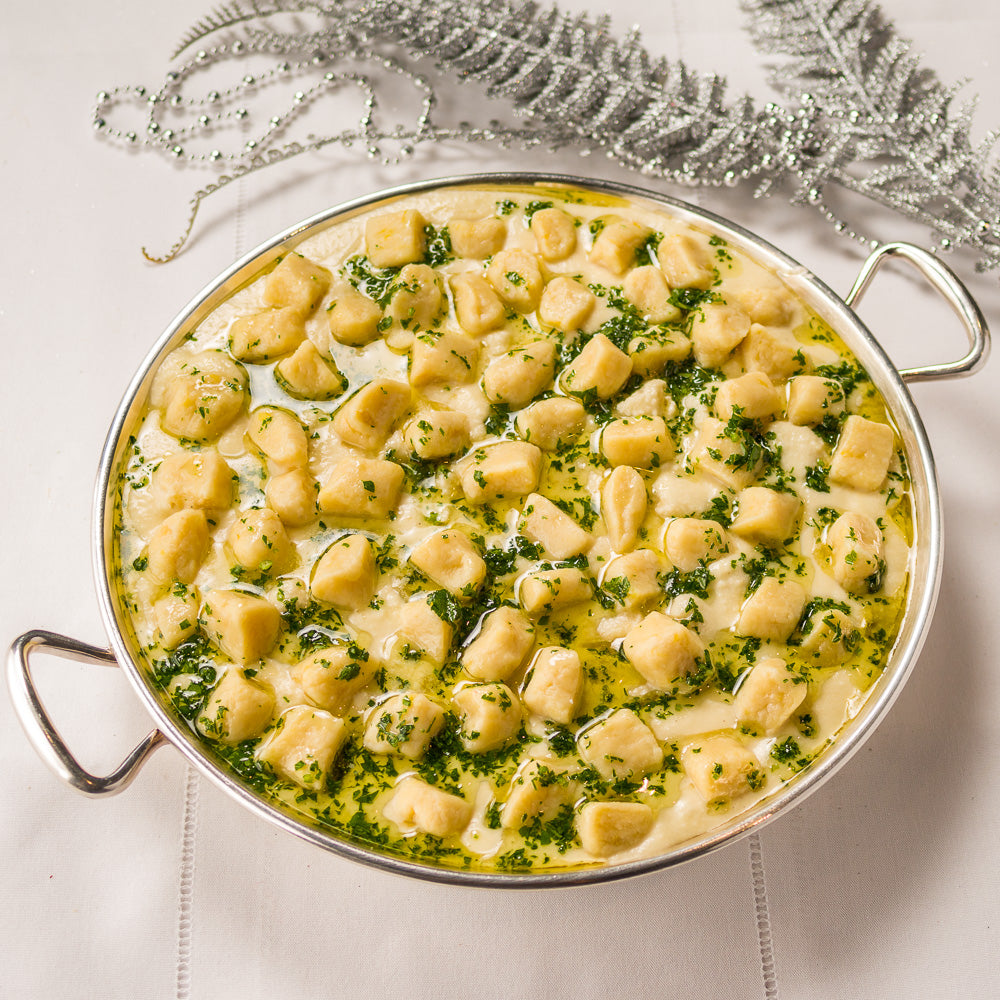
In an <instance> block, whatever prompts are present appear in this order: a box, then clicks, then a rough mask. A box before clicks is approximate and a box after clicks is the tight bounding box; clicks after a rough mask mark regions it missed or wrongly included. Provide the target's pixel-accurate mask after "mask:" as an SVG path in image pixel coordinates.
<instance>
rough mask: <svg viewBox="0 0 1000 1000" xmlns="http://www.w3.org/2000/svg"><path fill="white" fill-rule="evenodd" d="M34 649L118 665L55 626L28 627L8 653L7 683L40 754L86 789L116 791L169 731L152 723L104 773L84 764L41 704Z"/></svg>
mask: <svg viewBox="0 0 1000 1000" xmlns="http://www.w3.org/2000/svg"><path fill="white" fill-rule="evenodd" d="M35 649H46V650H48V651H49V652H51V653H54V654H55V655H57V656H61V657H63V658H64V659H67V660H78V661H79V662H81V663H103V664H106V665H108V666H117V665H118V664H117V662H116V661H115V658H114V657H113V656H112V655H111V653H109V652H108V651H107V650H106V649H100V648H99V647H98V646H91V645H89V644H88V643H85V642H78V641H77V640H76V639H70V638H68V637H67V636H64V635H58V634H57V633H55V632H44V631H42V630H40V629H39V630H36V631H33V632H25V633H24V635H22V636H19V637H18V638H17V639H15V640H14V643H13V645H11V647H10V652H9V653H8V654H7V684H8V687H9V688H10V696H11V700H12V701H13V703H14V709H15V711H16V712H17V717H18V719H19V720H20V722H21V725H22V726H23V727H24V731H25V732H26V733H27V734H28V739H29V740H31V744H32V746H33V747H34V748H35V750H36V751H37V752H38V755H39V756H40V757H41V758H42V760H44V761H45V763H46V764H48V766H49V767H50V768H52V770H53V771H55V773H56V774H57V775H59V777H60V778H62V780H63V781H65V782H66V783H67V784H68V785H70V786H72V787H73V788H75V789H76V790H77V791H79V792H83V793H84V794H86V795H114V794H115V793H116V792H120V791H121V790H122V789H123V788H125V787H126V786H127V785H128V784H129V783H130V782H131V781H132V779H133V778H134V777H135V776H136V774H138V773H139V768H141V767H142V765H143V764H144V763H145V761H146V758H147V757H148V756H149V755H150V754H151V753H152V752H153V751H154V750H155V749H156V748H157V747H159V746H161V745H162V744H163V743H165V742H166V741H167V740H166V737H165V736H164V735H163V733H161V732H160V731H159V730H158V729H154V730H153V731H152V732H151V733H150V734H149V735H148V736H147V737H146V738H145V739H144V740H143V741H142V742H141V743H140V744H139V745H138V746H137V747H136V748H135V749H134V750H133V751H132V752H131V753H130V754H129V755H128V757H126V758H125V760H124V761H122V763H121V764H120V765H119V766H118V767H117V768H116V769H115V770H114V771H113V772H112V773H111V774H109V775H107V776H106V777H100V776H98V775H95V774H91V773H90V772H89V771H86V770H84V769H83V768H82V767H81V766H80V765H79V764H78V763H77V761H76V759H75V758H74V757H73V756H72V754H71V753H70V752H69V750H68V749H67V748H66V744H65V743H63V741H62V737H61V736H60V735H59V733H58V732H57V731H56V728H55V726H53V725H52V722H51V721H50V719H49V716H48V713H47V712H46V711H45V709H44V708H43V707H42V703H41V701H39V699H38V693H37V692H36V691H35V685H34V682H33V681H32V679H31V671H30V669H29V666H28V658H29V657H30V655H31V653H32V651H33V650H35Z"/></svg>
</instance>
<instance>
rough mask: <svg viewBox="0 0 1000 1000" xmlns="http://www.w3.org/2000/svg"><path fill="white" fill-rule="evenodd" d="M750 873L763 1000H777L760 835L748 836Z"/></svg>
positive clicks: (769, 915) (772, 942) (772, 944)
mask: <svg viewBox="0 0 1000 1000" xmlns="http://www.w3.org/2000/svg"><path fill="white" fill-rule="evenodd" d="M750 875H751V877H752V879H753V906H754V915H755V917H756V920H757V943H758V946H759V948H760V971H761V978H762V979H763V983H764V998H765V1000H778V976H777V970H776V968H775V963H774V941H773V938H772V936H771V913H770V909H769V906H768V901H767V883H766V881H765V878H764V855H763V852H762V850H761V845H760V835H759V834H756V833H754V834H751V836H750Z"/></svg>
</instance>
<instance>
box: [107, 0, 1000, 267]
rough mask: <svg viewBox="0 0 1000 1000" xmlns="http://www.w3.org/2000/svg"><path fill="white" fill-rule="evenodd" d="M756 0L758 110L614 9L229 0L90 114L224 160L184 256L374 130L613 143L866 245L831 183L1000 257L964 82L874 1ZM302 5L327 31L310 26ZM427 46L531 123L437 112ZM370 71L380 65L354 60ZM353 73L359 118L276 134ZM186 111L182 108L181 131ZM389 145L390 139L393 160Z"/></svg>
mask: <svg viewBox="0 0 1000 1000" xmlns="http://www.w3.org/2000/svg"><path fill="white" fill-rule="evenodd" d="M742 2H743V5H744V7H745V9H746V10H747V12H748V15H749V16H750V20H751V27H750V30H751V33H752V37H753V39H754V41H755V43H756V44H757V46H758V47H759V48H760V49H761V50H762V51H764V52H766V53H769V54H773V55H780V56H785V57H787V62H786V64H785V65H784V66H782V67H781V69H780V71H778V72H775V73H774V74H773V77H772V83H773V85H774V86H775V88H776V89H777V90H778V91H779V92H780V93H781V94H783V95H784V96H785V97H786V98H787V101H788V105H787V107H786V108H781V107H778V106H776V105H775V104H766V105H764V106H762V107H758V106H757V105H756V104H755V102H754V101H753V100H752V99H751V98H750V97H749V96H745V95H744V96H742V97H737V98H735V99H727V95H726V88H725V84H724V82H723V81H722V79H721V78H720V77H718V76H717V75H714V74H704V73H695V72H692V71H691V70H690V69H688V68H687V67H686V66H685V65H684V64H683V63H682V62H679V61H677V62H668V61H667V60H665V59H659V60H654V59H653V58H652V57H651V56H650V55H649V53H648V52H647V51H646V50H645V48H644V47H643V46H642V44H641V42H640V39H639V36H638V33H637V32H635V31H633V32H632V33H630V34H629V35H627V36H626V37H625V38H623V39H620V38H616V37H615V36H614V35H613V34H612V33H611V31H610V30H609V22H608V19H607V18H599V19H592V18H588V17H584V16H570V15H567V14H565V13H562V12H561V11H559V9H558V8H556V7H543V6H542V5H541V4H539V3H536V2H534V0H367V2H366V0H340V2H330V0H327V2H322V0H271V2H267V3H265V2H262V0H234V2H231V3H229V4H227V5H226V6H224V7H220V8H217V9H216V10H215V11H212V12H210V13H209V14H208V15H206V16H205V17H204V18H203V19H202V20H201V21H199V22H198V24H196V25H195V26H193V28H192V29H191V30H190V31H188V33H187V34H186V35H185V36H184V38H183V39H182V42H181V45H180V47H179V48H178V51H177V55H178V56H181V55H184V54H185V53H190V52H191V50H192V49H193V48H194V47H195V46H198V45H202V44H208V42H209V40H211V39H212V38H217V37H218V36H220V35H225V37H226V39H227V40H224V41H222V42H221V43H219V44H216V45H210V46H209V47H207V48H201V49H198V50H197V51H196V52H195V53H194V55H193V57H189V58H188V61H187V62H182V63H181V64H180V65H178V66H177V67H176V68H175V69H173V70H171V71H170V72H169V73H168V74H167V78H166V81H165V83H164V85H163V86H162V87H161V88H160V89H159V90H158V91H156V92H154V93H147V92H146V91H145V90H144V89H143V88H134V87H133V88H127V87H126V88H118V89H116V90H114V91H111V92H109V93H104V94H102V95H100V97H99V102H98V107H97V109H96V110H95V125H96V126H97V127H98V129H99V130H100V131H101V132H103V133H104V134H105V135H107V136H109V137H111V138H114V139H118V140H121V141H124V142H127V143H136V142H142V143H143V144H145V145H146V146H150V147H152V148H157V149H160V150H161V151H163V152H165V153H166V154H167V155H170V156H172V157H174V158H177V159H184V160H187V161H189V162H192V163H195V164H197V163H202V162H207V163H210V164H213V163H218V162H220V161H221V162H222V163H224V164H226V165H227V166H228V170H227V171H226V172H225V173H222V174H221V175H220V176H217V177H216V178H215V179H214V180H213V181H212V182H211V183H209V184H208V185H206V186H205V187H204V188H202V189H201V190H200V191H198V192H197V193H196V194H195V196H194V198H193V199H192V202H191V216H190V218H189V222H188V227H187V230H186V232H185V233H184V235H183V236H182V237H181V239H180V240H179V241H178V242H177V243H176V244H175V245H174V247H172V248H171V250H170V252H169V254H168V255H167V256H166V257H165V258H151V259H169V258H170V257H172V256H173V255H174V254H176V253H177V252H178V251H179V250H180V249H181V247H182V246H183V245H184V242H185V241H186V239H187V237H188V235H189V234H190V232H191V227H192V226H193V223H194V219H195V215H196V213H197V210H198V207H199V205H200V204H201V201H202V200H203V199H204V198H205V197H207V196H208V195H209V194H211V193H213V192H214V191H216V190H218V189H219V188H220V187H223V186H225V185H226V184H228V183H230V182H231V181H232V180H234V179H236V178H237V177H240V176H243V175H245V174H248V173H251V172H253V171H255V170H258V169H260V168H262V167H264V166H267V165H269V164H271V163H275V162H280V161H283V160H286V159H288V158H290V157H292V156H296V155H299V154H300V153H302V152H304V151H306V150H309V149H318V148H321V147H322V146H326V145H329V144H331V143H342V144H344V145H348V146H350V145H355V144H359V143H363V144H364V145H365V147H366V149H367V150H368V152H369V155H372V156H381V157H382V158H383V161H384V162H393V161H394V160H396V159H398V158H400V157H402V156H406V155H409V154H410V153H411V152H412V150H413V146H414V144H416V143H419V142H425V141H439V140H442V139H454V138H462V139H466V140H469V141H475V142H499V143H502V144H512V143H515V144H518V145H521V146H525V147H531V146H545V147H552V148H554V147H560V146H567V145H574V146H577V147H580V148H584V149H602V150H604V151H605V152H606V153H607V154H608V155H609V156H611V157H612V158H614V159H615V160H617V161H618V162H620V163H622V164H624V165H627V166H629V167H631V168H633V169H636V170H638V171H640V172H641V173H643V174H645V175H648V176H655V177H661V178H668V179H670V180H673V181H676V182H678V183H683V184H692V185H693V184H698V185H723V184H725V185H733V184H739V183H740V182H743V181H747V180H752V181H753V183H754V194H755V195H757V196H760V195H764V194H768V193H771V192H773V191H774V190H775V189H776V187H777V186H778V185H779V184H780V185H781V186H782V187H783V188H785V189H786V190H790V191H791V196H792V198H793V200H794V201H799V202H803V203H807V204H810V205H812V206H814V207H815V208H816V209H817V210H818V211H820V212H821V213H822V214H823V215H824V217H826V218H827V219H828V220H829V221H830V222H831V223H833V224H834V225H835V227H836V228H837V230H838V231H840V232H844V233H846V234H847V235H849V236H851V237H853V238H855V239H858V240H862V241H864V242H871V240H870V237H869V236H867V235H863V234H860V233H859V232H857V231H855V230H854V229H852V228H851V227H850V226H849V225H848V224H847V222H846V221H845V220H843V219H841V218H839V217H838V216H837V214H836V213H835V212H834V211H833V210H832V209H831V208H830V207H829V205H828V204H827V200H826V193H827V190H828V189H829V188H830V187H831V186H835V187H839V188H842V189H845V190H847V191H851V192H854V193H857V194H861V195H864V196H865V197H867V198H870V199H872V200H874V201H876V202H878V203H879V204H882V205H884V206H887V207H889V208H891V209H893V210H895V211H898V212H900V213H901V214H903V215H905V216H907V217H909V218H911V219H914V220H916V221H918V222H921V223H923V224H925V225H927V226H929V227H930V228H931V230H932V231H933V233H934V239H935V241H936V244H937V247H938V248H939V249H941V250H948V249H952V248H954V247H965V248H967V249H969V250H971V251H973V252H974V253H975V254H976V255H977V257H978V260H977V267H978V268H980V269H982V270H985V269H990V268H996V267H1000V169H998V167H997V166H996V165H993V166H991V157H992V155H993V151H994V149H995V146H996V136H990V137H988V138H987V139H986V140H984V141H983V142H982V143H980V144H979V145H978V146H975V147H974V146H973V145H972V143H971V139H970V131H971V107H964V108H960V109H958V110H954V109H953V107H952V104H953V102H954V99H955V95H956V88H946V87H944V85H943V84H942V83H941V82H940V81H939V80H938V78H937V77H936V76H935V75H934V74H933V73H932V72H930V71H929V70H927V69H925V68H923V67H922V66H921V64H920V62H919V60H918V59H917V57H916V56H915V55H913V53H912V52H911V48H910V45H909V43H907V42H905V41H903V40H901V39H900V38H898V36H896V34H895V32H894V31H893V29H892V26H891V25H890V24H889V23H888V22H887V21H886V20H885V18H884V16H883V15H882V13H881V11H880V10H879V8H878V7H877V6H875V5H874V4H873V3H871V2H869V0H742ZM298 17H306V18H308V19H310V20H311V21H314V22H317V23H318V28H315V29H314V30H310V31H307V30H305V29H304V28H303V26H302V24H301V23H298V20H297V19H298ZM290 19H291V23H289V21H290ZM236 32H240V33H241V35H239V37H236V38H235V39H233V37H232V36H233V34H234V33H236ZM404 53H405V55H404ZM248 55H255V56H260V55H268V56H272V57H276V58H278V59H279V60H281V61H279V62H278V63H277V66H276V67H275V68H274V69H272V70H269V71H267V72H265V73H263V74H257V75H251V74H246V75H244V76H243V78H242V80H240V82H239V83H237V84H236V85H235V86H233V87H231V88H229V90H227V91H225V92H222V93H220V92H218V91H210V92H208V93H207V94H206V95H204V96H202V97H192V96H191V95H190V93H189V87H190V84H191V81H192V79H193V78H194V77H195V76H196V75H197V74H198V73H199V72H200V71H202V70H204V69H207V68H208V67H209V66H213V65H216V64H218V63H220V62H222V61H223V60H227V59H231V58H239V59H242V60H243V63H244V64H245V58H246V57H247V56H248ZM427 60H433V61H434V62H435V63H436V64H437V66H438V68H439V70H440V71H441V72H442V73H444V74H447V75H449V76H451V77H453V78H456V79H457V80H459V81H466V80H472V81H476V82H477V83H479V84H480V85H482V86H484V87H485V89H486V91H487V93H488V94H489V95H491V96H493V97H498V98H502V99H505V100H506V101H508V102H509V103H510V104H511V106H512V107H513V109H514V110H515V112H516V113H518V114H519V115H521V116H523V117H524V118H525V119H526V122H527V124H526V126H525V127H524V128H510V127H505V126H501V125H500V124H499V123H496V122H491V123H489V125H487V126H474V125H469V124H466V123H459V124H458V125H455V126H442V125H439V124H438V123H437V122H435V121H434V119H433V111H434V107H435V103H436V98H435V92H434V89H433V87H432V86H431V84H430V83H429V81H428V80H427V79H426V78H425V77H424V76H423V75H421V74H420V73H419V72H418V69H417V66H418V65H419V64H421V63H423V62H424V61H427ZM358 65H361V66H364V67H365V70H366V72H364V73H362V72H361V71H360V70H358V69H353V68H351V67H354V66H358ZM369 70H370V71H371V72H373V73H375V74H376V77H378V79H373V78H370V77H369V76H368V71H369ZM317 73H318V75H319V79H318V80H315V81H314V82H313V83H312V84H310V85H309V86H308V87H306V88H305V89H302V90H298V91H296V92H295V94H294V96H293V98H292V101H291V104H290V106H289V107H288V108H287V109H286V110H285V111H283V112H282V113H280V114H278V115H270V116H269V117H268V118H267V121H266V122H255V120H254V118H253V116H252V113H251V112H250V111H249V110H248V109H247V108H246V107H244V106H242V105H244V104H249V103H251V102H253V100H254V99H255V97H256V95H257V94H258V93H259V92H260V91H261V90H263V89H265V88H266V87H267V86H269V85H270V84H273V83H276V82H281V81H282V79H284V78H286V77H287V78H289V79H301V78H302V77H303V76H309V75H310V74H312V75H313V76H316V75H317ZM386 74H388V75H396V76H398V77H402V78H403V79H404V80H406V81H407V82H408V84H409V85H410V87H411V88H412V89H413V91H414V93H416V94H417V95H418V96H419V99H420V111H419V112H418V113H417V114H416V115H415V120H414V121H413V123H412V124H402V123H399V122H397V123H395V124H387V123H384V122H382V120H381V118H380V117H379V108H378V94H379V93H380V91H381V84H382V83H383V82H384V79H382V78H384V77H385V76H386ZM346 86H351V87H354V88H356V89H357V90H358V92H359V94H360V95H361V96H362V100H363V110H362V113H361V116H360V118H359V121H358V123H357V124H356V125H355V126H353V127H348V128H345V129H343V130H341V131H338V132H336V133H333V134H327V135H322V136H315V135H310V136H309V137H308V138H307V139H306V140H305V141H301V142H292V141H286V142H282V141H281V137H282V135H284V134H285V133H286V132H287V130H288V127H289V125H290V124H291V123H292V122H293V121H294V120H295V119H296V118H298V117H299V116H301V115H304V114H306V113H308V111H309V110H310V109H311V108H312V107H314V106H315V103H316V102H317V101H318V100H319V99H320V98H321V97H323V96H325V95H326V94H328V93H330V92H333V91H337V90H341V89H343V88H344V87H346ZM137 101H139V102H142V103H144V104H145V105H146V107H147V120H146V123H145V131H144V133H143V134H142V137H141V139H140V137H139V135H138V134H137V133H136V132H125V131H123V130H122V129H119V128H115V127H113V126H112V125H110V124H109V123H108V117H109V114H110V113H111V112H113V111H115V110H116V107H117V106H118V105H119V104H123V103H135V102H137ZM178 114H179V115H180V116H181V117H180V122H179V123H178V124H175V125H174V126H173V127H170V125H169V124H168V122H169V121H170V120H172V119H171V118H170V116H171V115H174V116H175V117H176V116H177V115H178ZM185 115H186V116H187V117H186V118H185V117H184V116H185ZM234 123H242V125H243V126H244V127H246V126H247V125H250V126H251V127H252V126H253V125H254V124H256V125H257V126H258V127H259V131H258V132H257V134H256V135H255V136H254V137H253V138H251V139H249V140H246V141H245V142H243V144H242V146H241V147H239V148H238V149H236V150H235V151H231V152H228V153H224V152H223V151H222V150H219V149H212V150H209V151H198V147H197V143H198V141H199V139H204V138H205V137H206V136H211V135H212V134H214V133H216V132H218V131H219V130H221V129H224V128H227V127H231V126H232V125H233V124H234ZM260 126H262V127H260ZM386 144H389V145H391V146H392V148H393V150H395V152H392V153H390V154H388V155H386V154H384V153H383V149H382V147H383V146H384V145H386Z"/></svg>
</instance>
